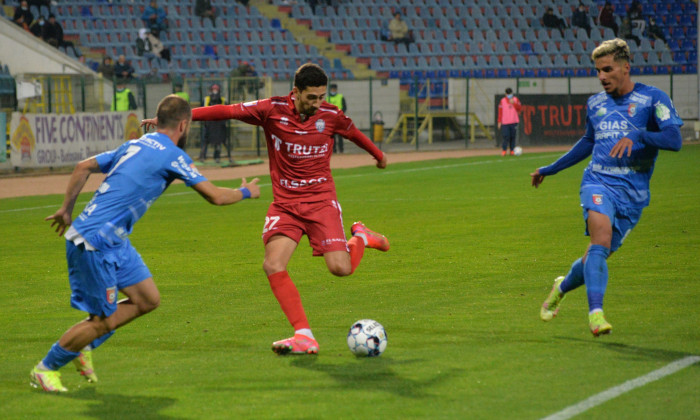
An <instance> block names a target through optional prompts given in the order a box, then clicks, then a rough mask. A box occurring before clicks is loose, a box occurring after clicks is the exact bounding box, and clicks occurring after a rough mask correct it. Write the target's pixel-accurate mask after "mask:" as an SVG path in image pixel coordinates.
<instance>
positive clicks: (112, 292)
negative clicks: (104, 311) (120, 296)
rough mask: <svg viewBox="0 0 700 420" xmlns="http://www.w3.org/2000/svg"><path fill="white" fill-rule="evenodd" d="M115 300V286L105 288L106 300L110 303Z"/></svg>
mask: <svg viewBox="0 0 700 420" xmlns="http://www.w3.org/2000/svg"><path fill="white" fill-rule="evenodd" d="M116 301H117V286H112V287H108V288H107V302H108V303H109V304H110V305H111V304H113V303H114V302H116Z"/></svg>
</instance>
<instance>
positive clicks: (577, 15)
mask: <svg viewBox="0 0 700 420" xmlns="http://www.w3.org/2000/svg"><path fill="white" fill-rule="evenodd" d="M571 25H572V26H576V27H578V28H583V29H585V30H586V33H587V34H588V37H589V38H590V37H591V24H590V22H589V21H588V8H587V7H586V5H585V4H583V3H579V4H578V7H577V8H576V10H574V14H573V15H571Z"/></svg>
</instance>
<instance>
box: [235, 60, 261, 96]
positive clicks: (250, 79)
mask: <svg viewBox="0 0 700 420" xmlns="http://www.w3.org/2000/svg"><path fill="white" fill-rule="evenodd" d="M231 76H232V77H234V78H238V79H239V80H238V81H237V82H236V84H235V89H234V94H235V95H236V96H237V98H238V99H245V98H246V90H247V91H248V94H249V95H251V96H255V93H256V91H257V90H258V89H259V88H261V87H262V84H261V82H260V81H259V80H258V72H257V71H256V70H255V67H253V64H251V63H249V62H247V61H244V62H242V63H241V65H240V66H238V67H237V68H236V69H234V70H233V71H232V72H231ZM243 78H245V79H243ZM241 79H243V80H241ZM246 88H247V89H246ZM255 99H257V98H255Z"/></svg>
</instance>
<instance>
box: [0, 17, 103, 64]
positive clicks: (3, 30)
mask: <svg viewBox="0 0 700 420" xmlns="http://www.w3.org/2000/svg"><path fill="white" fill-rule="evenodd" d="M0 61H1V62H2V64H3V65H4V64H7V65H8V67H9V68H10V73H11V74H12V75H13V76H15V75H17V74H23V73H44V74H91V75H95V72H93V71H92V70H91V69H90V68H89V67H87V66H85V65H83V64H82V63H80V62H79V61H77V60H74V59H72V58H70V57H68V56H67V55H66V54H64V53H63V52H61V51H59V50H57V49H56V48H54V47H52V46H51V45H49V44H47V43H45V42H41V41H40V40H38V39H37V38H36V37H35V36H34V35H32V34H31V33H29V32H27V31H25V30H23V29H21V28H20V27H19V26H17V25H15V24H14V23H12V22H11V21H9V20H7V19H0Z"/></svg>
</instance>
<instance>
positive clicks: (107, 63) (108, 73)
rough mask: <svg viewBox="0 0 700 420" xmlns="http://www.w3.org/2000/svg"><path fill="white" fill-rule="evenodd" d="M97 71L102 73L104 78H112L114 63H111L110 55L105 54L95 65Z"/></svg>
mask: <svg viewBox="0 0 700 420" xmlns="http://www.w3.org/2000/svg"><path fill="white" fill-rule="evenodd" d="M97 72H98V73H101V74H102V77H104V78H105V79H109V80H112V79H113V78H114V63H112V57H110V56H105V58H103V59H102V64H100V65H99V67H97Z"/></svg>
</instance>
